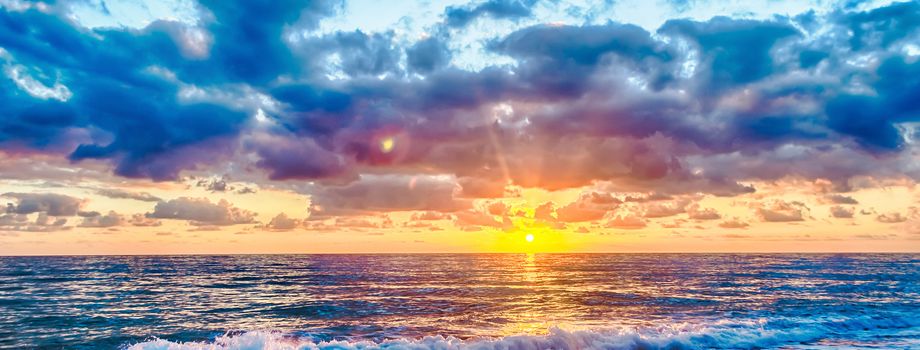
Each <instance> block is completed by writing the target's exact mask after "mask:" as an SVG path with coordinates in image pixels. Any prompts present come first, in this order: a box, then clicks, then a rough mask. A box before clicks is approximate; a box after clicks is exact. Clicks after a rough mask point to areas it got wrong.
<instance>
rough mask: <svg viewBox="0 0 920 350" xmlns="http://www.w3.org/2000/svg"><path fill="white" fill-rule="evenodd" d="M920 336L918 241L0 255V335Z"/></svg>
mask: <svg viewBox="0 0 920 350" xmlns="http://www.w3.org/2000/svg"><path fill="white" fill-rule="evenodd" d="M377 347H386V348H394V349H397V348H412V349H428V348H435V349H464V348H474V349H655V348H669V349H683V348H690V349H693V348H700V349H703V348H728V349H746V348H805V349H818V348H838V347H849V348H885V349H888V348H920V255H916V254H915V255H896V254H885V255H868V254H867V255H680V254H585V255H581V254H536V255H515V254H507V255H502V254H496V255H486V254H483V255H297V256H294V255H291V256H174V257H5V258H0V348H3V349H13V348H17V349H18V348H44V349H61V348H66V349H120V348H131V349H225V348H227V349H317V348H336V349H345V348H363V349H367V348H377Z"/></svg>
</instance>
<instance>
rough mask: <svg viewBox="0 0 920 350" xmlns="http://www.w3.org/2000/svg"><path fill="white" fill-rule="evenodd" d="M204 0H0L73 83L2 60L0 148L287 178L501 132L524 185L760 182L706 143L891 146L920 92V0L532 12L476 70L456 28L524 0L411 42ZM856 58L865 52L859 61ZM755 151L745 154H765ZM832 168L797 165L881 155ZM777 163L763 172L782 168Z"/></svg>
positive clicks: (51, 65)
mask: <svg viewBox="0 0 920 350" xmlns="http://www.w3.org/2000/svg"><path fill="white" fill-rule="evenodd" d="M201 5H202V11H203V12H204V13H205V14H206V15H203V17H202V20H201V24H200V27H193V26H189V25H187V24H183V23H178V22H170V21H158V22H154V23H152V24H150V25H149V26H147V27H145V28H142V29H117V28H110V29H96V30H90V29H86V28H82V27H79V26H77V25H75V24H74V23H71V22H70V21H69V20H67V19H64V18H63V17H58V16H56V15H54V14H48V13H42V12H40V11H37V10H26V11H11V10H9V9H0V47H3V49H4V52H6V53H8V56H9V58H4V61H0V63H3V64H5V65H6V66H8V67H16V69H19V70H21V72H22V77H28V78H29V79H33V80H34V81H35V84H39V85H43V86H44V87H45V89H50V88H51V87H55V86H60V87H62V88H63V87H66V89H67V96H64V97H62V96H50V97H49V96H39V97H36V96H33V95H35V94H36V92H34V91H33V92H31V93H30V92H29V91H26V90H27V89H25V88H23V87H22V86H20V85H22V84H23V83H22V82H21V81H20V82H19V84H17V82H14V81H13V80H12V79H5V78H4V79H0V89H2V90H0V114H2V117H3V118H0V148H2V149H3V150H23V149H24V150H29V151H41V152H61V153H65V154H68V155H69V158H70V159H71V160H73V161H77V162H78V161H80V160H84V159H105V160H109V161H111V162H112V163H113V164H114V166H115V172H116V173H117V174H118V175H122V176H129V177H148V178H153V179H157V180H165V179H175V178H177V177H179V176H180V174H181V172H182V171H183V170H187V169H194V168H197V167H200V166H206V165H208V164H213V163H214V162H217V161H220V160H221V159H226V158H228V157H232V156H234V155H237V152H239V151H243V152H249V153H250V154H254V155H255V156H256V157H257V158H258V160H256V161H254V162H253V164H254V166H255V168H260V169H262V170H264V171H265V173H266V174H267V176H268V177H269V178H271V179H276V180H285V179H323V178H335V177H346V178H347V177H351V176H353V175H354V174H355V173H356V172H360V171H370V170H369V169H370V168H371V167H390V168H389V169H379V170H374V171H381V172H386V171H388V170H391V171H394V172H425V173H434V172H436V173H448V174H454V175H456V176H459V177H464V178H466V177H469V178H480V179H482V180H483V181H492V182H495V181H499V180H497V178H498V175H496V170H495V169H499V168H501V167H502V166H503V165H501V164H498V162H497V161H496V156H495V154H496V153H497V152H498V150H497V149H499V148H500V149H501V150H502V152H507V153H509V154H512V155H517V157H508V158H509V159H511V158H514V159H511V160H507V163H509V164H508V165H507V166H508V167H510V168H512V169H511V171H510V172H511V173H512V174H513V175H511V176H512V177H513V180H514V181H515V182H516V183H517V184H521V185H524V186H530V185H533V186H545V187H547V188H565V187H571V186H580V185H585V184H590V183H592V181H596V180H611V179H616V180H617V181H619V182H620V183H622V184H632V185H634V186H637V187H641V186H646V187H651V186H657V187H661V188H666V189H669V190H670V191H672V192H675V191H679V189H680V187H681V186H675V185H674V183H682V184H686V186H683V187H685V188H686V191H703V192H707V193H718V194H735V193H746V192H749V191H750V188H749V187H745V186H742V185H739V184H738V181H739V180H743V179H744V176H748V175H732V174H730V173H727V172H725V171H722V170H724V169H703V170H704V171H702V172H693V171H691V170H689V169H690V167H691V166H693V165H698V164H718V165H712V166H713V167H716V166H724V165H722V163H719V162H708V163H707V162H703V161H700V160H699V159H701V158H707V157H720V156H721V157H731V156H734V155H737V154H741V155H743V156H744V157H749V158H746V159H756V158H758V157H761V156H762V155H765V154H771V152H775V151H776V150H777V149H779V148H781V147H783V146H784V145H789V144H795V145H797V146H798V147H806V148H808V149H809V150H813V151H814V152H818V153H820V154H824V153H821V152H827V150H831V149H840V148H844V149H846V150H847V151H852V152H857V153H858V154H870V155H873V156H875V155H886V156H892V155H897V154H898V152H900V151H901V150H903V149H904V148H905V147H906V146H905V142H904V137H905V135H903V134H902V133H903V131H902V129H903V128H902V126H901V125H900V124H901V123H906V122H916V121H918V112H920V103H918V101H920V93H918V91H920V81H918V79H920V78H918V77H920V63H918V62H917V60H916V57H911V58H909V57H907V56H906V54H905V53H904V50H903V47H902V45H904V44H906V43H909V42H911V40H912V39H914V38H917V37H918V31H917V28H918V20H917V19H918V18H920V5H918V4H917V3H915V2H908V3H899V4H894V5H891V6H886V7H882V8H879V9H874V10H871V11H867V12H853V11H852V10H839V11H836V12H831V13H830V14H828V15H826V17H822V16H824V15H822V16H819V15H817V14H815V13H813V12H812V13H809V14H805V15H801V16H797V17H795V18H791V19H790V18H775V19H770V20H737V19H730V18H725V17H717V18H713V19H711V20H707V21H692V20H671V21H668V22H666V23H665V24H664V25H663V26H662V27H661V28H660V29H659V30H658V31H657V33H655V34H654V35H653V33H650V32H648V31H647V30H645V29H643V28H640V27H638V26H634V25H628V24H620V23H613V22H609V23H606V24H600V25H583V26H551V25H534V26H530V27H524V28H521V29H518V30H516V31H514V32H512V33H510V34H508V35H506V36H503V37H499V38H492V39H490V40H487V41H486V49H487V50H489V51H490V53H491V54H497V55H503V56H505V57H506V58H508V59H511V60H513V61H514V64H512V65H487V66H486V67H485V68H483V69H480V70H475V71H470V70H462V69H459V68H457V67H455V66H452V65H451V63H452V60H453V59H454V57H455V53H453V52H451V50H450V49H449V48H450V47H454V45H453V43H452V42H451V41H450V40H452V37H451V35H452V33H453V34H456V33H459V32H460V31H457V30H454V29H456V28H460V27H464V26H466V25H468V24H469V23H470V22H471V21H473V20H475V19H476V18H479V17H482V16H487V17H492V18H506V19H513V18H522V17H527V16H531V15H532V13H531V10H530V6H531V5H533V3H532V2H530V1H487V2H483V3H477V4H472V5H468V6H462V7H454V8H449V9H448V10H447V12H446V13H445V18H444V20H445V22H444V23H442V24H440V25H437V26H435V28H434V29H435V31H436V33H434V34H433V36H431V37H429V38H426V39H422V40H419V41H416V42H412V43H407V44H405V45H402V44H401V42H400V41H399V39H397V36H396V34H395V32H380V33H365V32H362V31H351V32H332V33H324V34H316V35H308V36H303V35H290V34H292V33H296V32H298V31H305V30H306V31H309V30H312V29H315V28H316V27H317V25H318V22H319V20H320V19H321V18H323V17H325V16H330V15H333V14H335V13H336V11H338V9H339V8H340V7H341V4H340V3H338V2H331V1H317V2H307V1H284V2H281V3H277V2H268V1H260V2H248V1H247V2H233V1H213V2H212V1H205V2H203V3H202V4H201ZM819 26H830V27H829V28H827V29H829V30H826V31H825V30H818V27H819ZM848 33H852V35H849V34H848ZM806 36H813V37H808V38H806ZM190 37H195V38H197V39H196V40H199V42H197V43H190V42H189V38H190ZM685 44H688V45H685ZM189 45H199V46H198V47H195V48H193V49H191V50H192V51H195V50H204V51H203V52H190V51H189V50H190V48H189ZM688 47H689V49H688ZM860 57H871V58H872V59H871V60H870V61H871V62H870V63H866V64H862V63H853V62H856V61H859V60H855V58H860ZM207 89H210V90H219V91H222V92H223V91H238V90H241V91H246V93H259V94H263V95H264V97H267V98H269V99H271V103H269V105H271V107H270V108H265V110H264V111H263V112H264V113H266V114H267V115H268V116H269V117H270V118H271V119H272V120H273V121H275V122H277V124H271V125H272V126H270V127H264V128H261V129H258V130H256V129H249V128H250V127H251V125H253V124H254V123H250V122H249V115H250V114H252V113H254V112H255V108H256V107H255V106H241V105H244V104H245V103H242V102H239V101H229V102H228V101H227V100H228V99H233V98H236V97H238V96H234V97H231V98H225V99H224V100H215V99H211V100H208V99H196V98H188V96H185V97H183V91H188V90H194V91H203V90H207ZM228 94H229V93H228ZM237 102H239V103H237ZM274 102H277V104H275V103H274ZM499 103H507V104H509V105H514V106H515V111H514V113H512V114H513V115H512V116H508V117H507V119H501V118H499V117H493V115H495V114H496V112H495V107H496V105H497V104H499ZM262 107H265V106H262ZM502 118H504V117H502ZM499 119H501V120H499ZM278 125H280V126H281V127H278ZM253 134H258V137H253V136H252V135H253ZM263 134H264V135H263ZM243 135H245V136H243ZM381 135H384V136H393V135H397V136H398V137H401V138H405V141H406V143H401V144H399V145H398V146H397V147H404V148H405V149H403V148H400V149H399V152H400V153H399V156H398V157H395V156H386V157H385V156H383V155H381V154H379V153H380V152H379V151H378V149H379V144H378V142H379V138H380V137H381ZM241 139H245V140H246V142H245V144H243V146H244V147H242V148H240V147H239V145H240V144H241V142H240V140H241ZM400 140H402V139H400ZM410 141H411V142H410ZM595 143H600V144H602V146H597V147H593V146H591V145H592V144H595ZM522 145H526V146H527V147H524V146H522ZM585 148H591V150H590V152H585V150H584V149H585ZM540 152H544V153H545V154H542V153H540ZM533 153H538V154H537V155H534V154H533ZM841 154H845V153H841ZM575 155H580V156H578V157H576V156H575ZM828 159H830V158H828ZM880 159H881V157H880ZM693 162H696V164H691V163H693ZM752 163H756V164H755V165H749V164H745V166H746V167H749V168H745V171H747V172H746V174H756V173H757V171H756V170H749V169H753V168H756V167H758V166H760V167H763V168H767V167H769V166H770V165H763V164H762V163H764V162H752ZM546 164H552V166H548V165H546ZM560 165H561V166H560ZM556 168H560V169H562V170H557V169H556ZM827 168H828V169H832V170H826V171H825V172H823V173H822V172H821V171H818V170H813V171H812V170H808V171H802V174H807V175H808V176H812V177H823V178H833V179H840V178H846V177H847V176H855V175H871V174H872V171H873V170H872V169H871V167H865V169H864V168H859V167H853V168H848V169H847V170H839V168H833V167H830V166H828V167H827ZM850 169H852V170H850ZM748 170H749V171H748ZM767 170H770V171H764V172H762V173H763V174H764V175H762V177H764V178H767V177H778V176H781V175H783V174H789V173H791V172H790V171H787V172H785V173H783V172H778V171H776V172H774V171H773V170H772V169H767ZM885 170H886V171H887V174H897V173H898V171H900V170H899V169H885ZM832 172H837V173H839V174H832ZM534 174H541V177H539V178H537V177H535V175H534ZM774 174H779V175H774ZM496 183H498V182H496Z"/></svg>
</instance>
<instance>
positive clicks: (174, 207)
mask: <svg viewBox="0 0 920 350" xmlns="http://www.w3.org/2000/svg"><path fill="white" fill-rule="evenodd" d="M146 216H147V217H148V218H151V219H178V220H188V221H190V222H191V223H192V224H193V225H196V226H210V225H214V226H224V225H236V224H248V223H252V222H253V221H254V220H255V213H253V212H251V211H248V210H245V209H240V208H236V207H234V206H233V205H231V204H230V202H227V201H226V200H223V199H221V200H220V202H218V203H211V201H210V200H208V199H207V198H189V197H180V198H177V199H172V200H168V201H162V202H159V203H157V205H156V206H155V207H154V208H153V212H150V213H147V214H146Z"/></svg>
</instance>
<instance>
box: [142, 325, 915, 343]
mask: <svg viewBox="0 0 920 350" xmlns="http://www.w3.org/2000/svg"><path fill="white" fill-rule="evenodd" d="M800 321H801V320H800ZM872 321H873V320H871V319H859V318H857V319H845V320H841V319H838V320H833V319H827V318H825V319H814V320H812V322H805V323H799V322H793V323H794V324H790V327H779V328H775V329H774V328H772V327H769V326H768V322H767V321H766V320H758V321H750V322H717V323H713V324H708V325H690V324H678V325H670V326H663V327H654V328H640V329H636V328H620V329H612V330H604V331H566V330H562V329H558V328H553V329H550V331H549V333H548V334H546V335H516V336H508V337H503V338H494V339H476V340H461V339H457V338H453V337H441V336H429V337H424V338H420V339H400V340H387V341H383V342H372V341H328V342H323V341H313V340H310V339H305V338H298V337H292V336H289V335H285V334H284V333H281V332H271V331H253V332H246V333H243V334H237V335H225V336H220V337H217V339H215V340H214V341H213V342H207V343H203V342H186V343H178V342H171V341H168V340H162V339H154V340H150V341H147V342H143V343H139V344H135V345H132V346H130V347H128V350H327V349H337V350H351V349H354V350H372V349H393V350H396V349H399V350H402V349H406V350H429V349H431V350H467V349H469V350H545V349H559V350H562V349H566V350H567V349H605V350H614V349H675V350H677V349H712V348H723V349H724V348H731V349H747V348H771V347H778V346H794V345H800V344H803V343H808V342H814V341H817V340H820V339H825V338H827V337H829V336H830V337H832V333H835V332H836V331H838V330H841V329H851V328H859V329H861V330H869V331H872V330H885V329H889V328H895V329H904V328H911V327H916V326H917V324H914V323H913V322H910V321H908V320H905V319H900V318H899V319H898V320H875V321H880V322H879V323H874V322H872Z"/></svg>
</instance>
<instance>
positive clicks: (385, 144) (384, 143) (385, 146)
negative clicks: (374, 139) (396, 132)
mask: <svg viewBox="0 0 920 350" xmlns="http://www.w3.org/2000/svg"><path fill="white" fill-rule="evenodd" d="M394 147H396V140H395V139H393V138H392V137H387V138H385V139H383V140H380V151H381V152H383V153H390V152H392V151H393V148H394Z"/></svg>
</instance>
